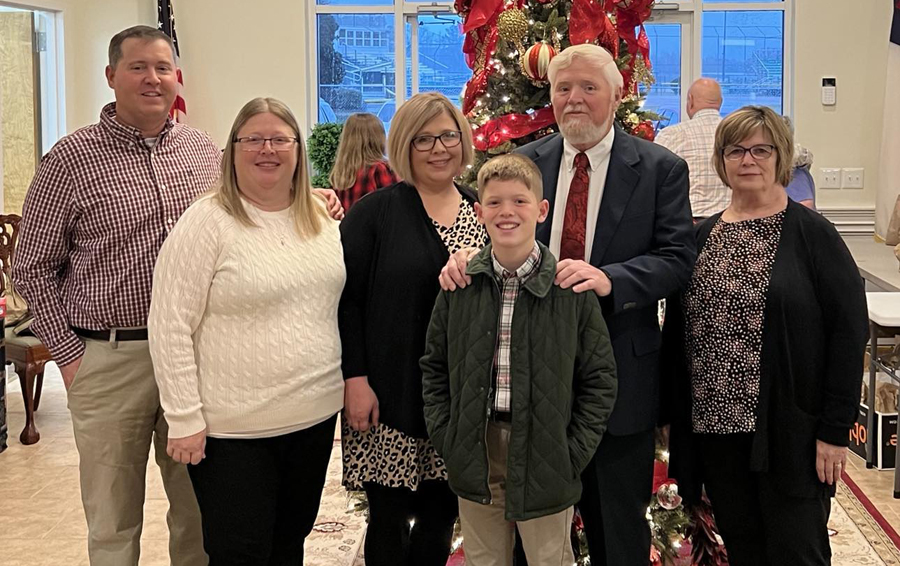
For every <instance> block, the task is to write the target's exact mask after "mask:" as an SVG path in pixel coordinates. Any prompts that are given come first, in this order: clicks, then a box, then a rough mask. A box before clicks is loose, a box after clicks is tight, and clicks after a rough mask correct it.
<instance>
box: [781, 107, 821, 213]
mask: <svg viewBox="0 0 900 566" xmlns="http://www.w3.org/2000/svg"><path fill="white" fill-rule="evenodd" d="M782 118H783V119H784V123H785V124H787V126H788V128H790V130H791V135H793V134H794V124H793V123H792V122H791V119H790V118H788V117H787V116H782ZM812 164H813V154H812V152H811V151H810V150H809V149H807V148H805V147H803V146H802V145H800V144H799V143H796V142H795V143H794V163H793V164H792V167H791V182H790V183H788V185H787V186H786V187H785V190H786V191H787V195H788V198H790V199H791V200H792V201H794V202H798V203H800V204H802V205H803V206H805V207H806V208H810V209H812V210H815V209H816V182H815V180H813V176H812V174H811V173H810V169H811V168H812Z"/></svg>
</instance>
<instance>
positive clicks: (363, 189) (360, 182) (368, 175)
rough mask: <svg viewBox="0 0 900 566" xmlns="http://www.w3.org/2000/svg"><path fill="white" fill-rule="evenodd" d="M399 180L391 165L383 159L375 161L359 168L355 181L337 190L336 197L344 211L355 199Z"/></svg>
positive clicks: (348, 208)
mask: <svg viewBox="0 0 900 566" xmlns="http://www.w3.org/2000/svg"><path fill="white" fill-rule="evenodd" d="M399 180H400V177H398V176H397V175H396V173H394V171H393V170H392V169H391V166H390V165H388V164H387V163H385V162H384V161H376V162H375V163H373V164H372V165H370V166H369V167H366V168H365V169H360V170H359V173H357V175H356V182H355V183H354V184H353V186H352V187H350V188H349V189H345V190H343V191H337V195H338V198H340V199H341V204H342V205H343V206H344V212H346V211H348V210H350V207H351V206H353V204H354V203H356V201H358V200H359V199H361V198H363V197H364V196H366V195H367V194H369V193H371V192H374V191H376V190H378V189H380V188H381V187H387V186H389V185H393V184H394V183H396V182H397V181H399Z"/></svg>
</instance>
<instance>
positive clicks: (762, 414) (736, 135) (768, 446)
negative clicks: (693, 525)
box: [663, 106, 868, 566]
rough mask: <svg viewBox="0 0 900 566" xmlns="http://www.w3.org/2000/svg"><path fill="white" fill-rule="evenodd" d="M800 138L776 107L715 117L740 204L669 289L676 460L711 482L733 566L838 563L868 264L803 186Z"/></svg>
mask: <svg viewBox="0 0 900 566" xmlns="http://www.w3.org/2000/svg"><path fill="white" fill-rule="evenodd" d="M793 149H794V142H793V140H792V136H791V132H790V130H789V129H788V127H787V125H786V124H785V123H784V121H783V120H782V119H781V117H780V116H778V114H776V113H775V112H774V111H772V110H771V109H770V108H766V107H761V106H747V107H744V108H741V109H740V110H736V111H735V112H733V113H731V114H729V115H728V116H727V117H726V118H725V119H724V120H722V123H721V124H720V125H719V128H718V130H717V131H716V162H715V166H716V171H717V172H718V173H719V176H720V177H721V178H722V181H723V182H724V183H725V184H726V185H727V186H728V187H730V188H731V191H732V200H731V204H730V205H729V206H728V208H726V209H725V211H724V212H722V213H720V214H716V215H714V216H712V217H710V218H709V219H707V220H706V221H704V222H703V223H701V224H699V225H698V226H697V230H696V239H697V248H698V250H700V251H699V255H698V257H697V262H696V264H695V266H694V271H693V275H692V277H691V281H690V283H689V285H688V287H687V289H686V290H685V291H684V293H683V296H682V297H677V298H672V299H670V300H669V301H667V305H668V307H669V308H668V309H667V312H666V323H665V326H664V333H665V337H664V340H663V352H664V355H663V359H664V360H665V362H666V363H665V365H664V367H666V368H667V372H669V376H668V377H669V379H667V380H665V383H666V384H667V386H673V387H674V390H673V391H671V392H669V394H667V395H666V397H667V398H668V403H667V409H668V411H670V412H671V413H670V414H672V415H673V417H672V419H671V421H672V425H671V436H670V445H669V450H670V453H671V458H670V462H671V466H670V474H671V476H672V477H673V478H675V479H676V480H677V481H678V486H679V488H680V490H681V492H682V495H684V496H685V499H686V500H687V501H689V502H691V501H697V500H698V499H699V497H700V493H701V489H700V487H701V486H704V487H705V488H706V493H707V495H708V496H709V500H710V502H711V503H712V507H713V512H714V514H715V519H716V524H717V525H718V527H719V530H720V532H721V534H722V538H723V539H724V541H725V548H726V550H727V551H728V562H729V564H731V565H732V566H781V565H784V566H788V565H789V566H827V565H828V564H831V548H830V545H829V541H828V531H827V528H826V524H827V522H828V517H829V513H830V505H831V502H830V496H833V495H834V493H835V484H836V483H837V481H838V480H839V479H840V477H841V473H842V471H843V470H844V465H845V462H846V458H847V445H848V443H849V434H848V432H849V430H850V428H851V427H852V426H853V424H854V422H855V420H856V416H857V411H858V407H859V389H860V383H861V381H862V371H861V370H860V368H861V367H862V361H863V351H864V349H865V344H866V339H867V336H868V330H867V329H868V322H867V318H868V317H867V312H866V298H865V293H864V290H863V284H862V280H861V279H860V277H859V272H858V271H857V269H856V264H855V263H854V261H853V258H852V257H851V255H850V252H849V250H848V249H847V246H846V244H845V243H844V241H843V240H842V239H841V236H840V234H838V231H837V230H836V229H835V227H834V226H833V225H832V224H831V223H830V222H828V221H827V220H826V219H825V218H823V217H822V216H820V215H819V214H816V213H815V212H813V211H811V210H809V209H808V208H806V207H803V206H801V205H799V204H797V203H796V202H794V201H792V200H790V199H789V198H788V196H787V193H786V192H785V188H784V187H785V185H786V184H787V182H788V181H789V179H790V171H791V165H792V163H793V155H792V154H793Z"/></svg>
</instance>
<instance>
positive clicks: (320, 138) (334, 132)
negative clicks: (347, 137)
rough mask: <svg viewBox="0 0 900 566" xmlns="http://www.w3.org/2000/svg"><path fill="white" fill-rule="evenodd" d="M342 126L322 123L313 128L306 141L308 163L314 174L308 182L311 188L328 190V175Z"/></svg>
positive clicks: (329, 185) (332, 164) (329, 183)
mask: <svg viewBox="0 0 900 566" xmlns="http://www.w3.org/2000/svg"><path fill="white" fill-rule="evenodd" d="M343 128H344V126H343V124H338V123H335V122H322V123H319V124H316V125H315V126H313V129H312V133H311V134H310V136H309V138H308V139H307V140H306V145H307V151H308V152H309V161H310V163H311V164H312V169H313V173H315V174H314V175H313V176H312V178H311V179H310V182H311V183H312V186H313V187H316V188H320V189H330V188H331V182H330V181H329V180H328V175H330V174H331V168H332V167H333V166H334V158H335V156H336V155H337V150H338V143H339V142H340V140H341V130H343Z"/></svg>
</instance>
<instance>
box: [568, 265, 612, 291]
mask: <svg viewBox="0 0 900 566" xmlns="http://www.w3.org/2000/svg"><path fill="white" fill-rule="evenodd" d="M555 283H556V284H557V285H559V286H560V287H562V288H563V289H568V288H569V287H572V290H573V291H575V292H576V293H583V292H584V291H588V290H590V291H593V292H595V293H597V296H599V297H606V296H608V295H609V294H610V293H612V281H610V279H609V277H608V276H607V275H606V273H604V272H603V271H602V270H601V269H599V268H597V267H594V266H593V265H591V264H589V263H587V262H586V261H582V260H576V259H564V260H562V261H560V262H559V263H558V264H556V281H555Z"/></svg>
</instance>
